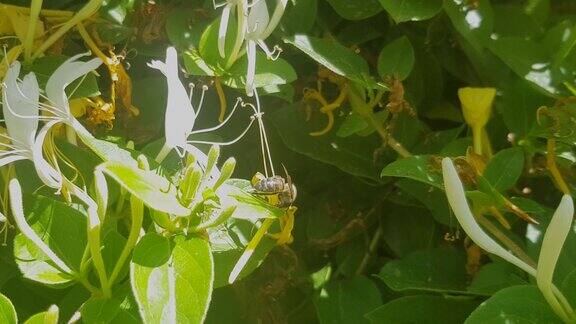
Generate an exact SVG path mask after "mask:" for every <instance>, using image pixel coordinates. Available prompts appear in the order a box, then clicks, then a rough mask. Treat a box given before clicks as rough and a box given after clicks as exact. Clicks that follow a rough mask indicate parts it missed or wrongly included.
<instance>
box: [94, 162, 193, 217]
mask: <svg viewBox="0 0 576 324" xmlns="http://www.w3.org/2000/svg"><path fill="white" fill-rule="evenodd" d="M99 168H101V170H102V171H103V172H104V173H105V174H106V175H108V176H110V177H111V178H113V179H114V180H115V181H117V182H118V183H119V184H120V185H121V186H122V187H124V188H125V189H126V190H128V191H129V192H130V193H131V194H133V195H135V196H136V197H138V198H139V199H140V200H142V201H143V202H144V203H145V204H146V205H147V206H148V207H150V208H152V209H155V210H158V211H162V212H166V213H170V214H174V215H179V216H187V215H188V214H189V213H190V211H189V210H188V209H187V208H185V207H184V206H182V205H181V204H180V203H179V202H178V199H177V198H176V188H175V187H174V185H172V184H171V183H170V182H169V181H168V180H166V178H163V177H162V176H159V175H157V174H156V173H154V172H152V171H145V170H141V169H138V168H137V167H131V166H127V165H125V164H120V163H116V162H104V163H103V164H101V165H100V166H99Z"/></svg>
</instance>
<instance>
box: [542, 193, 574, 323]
mask: <svg viewBox="0 0 576 324" xmlns="http://www.w3.org/2000/svg"><path fill="white" fill-rule="evenodd" d="M573 217H574V202H573V201H572V197H570V195H564V196H563V197H562V201H560V205H558V208H557V209H556V212H554V215H553V216H552V219H551V220H550V224H549V225H548V228H547V229H546V233H545V234H544V238H543V240H542V247H541V248H540V256H539V258H538V268H537V271H536V283H537V285H538V288H540V290H541V291H542V294H543V295H544V297H545V298H546V300H547V301H548V303H549V304H550V305H551V306H552V307H553V308H554V309H555V311H556V312H557V313H558V312H559V313H566V311H568V310H564V309H563V308H562V304H563V303H562V302H561V300H562V299H565V297H564V296H555V291H554V286H553V282H552V280H553V277H554V269H555V268H556V263H557V262H558V259H559V258H560V252H561V251H562V246H563V245H564V242H565V241H566V238H567V237H568V233H570V230H571V228H572V219H573ZM557 298H558V299H557ZM567 307H569V306H567ZM565 316H566V315H565ZM566 317H567V316H566Z"/></svg>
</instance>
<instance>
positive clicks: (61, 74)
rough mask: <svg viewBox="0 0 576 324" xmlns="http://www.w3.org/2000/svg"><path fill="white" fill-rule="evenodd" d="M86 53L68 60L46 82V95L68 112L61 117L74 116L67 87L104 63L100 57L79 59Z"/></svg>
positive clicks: (54, 103)
mask: <svg viewBox="0 0 576 324" xmlns="http://www.w3.org/2000/svg"><path fill="white" fill-rule="evenodd" d="M85 55H86V54H79V55H76V56H73V57H71V58H69V59H68V60H66V61H65V62H64V63H62V64H61V65H60V66H59V67H58V68H57V69H56V70H55V71H54V73H53V74H52V75H51V76H50V78H49V79H48V82H47V83H46V96H47V97H48V99H50V101H51V104H52V105H54V106H55V107H56V108H57V109H60V110H62V111H64V112H65V113H66V114H67V116H61V117H65V118H67V119H68V118H74V117H73V116H72V114H71V113H70V107H69V105H68V96H67V95H66V92H65V90H66V87H67V86H68V85H69V84H70V83H72V82H74V80H76V79H78V78H80V77H82V76H84V75H86V74H87V73H89V72H91V71H93V70H95V69H97V68H98V67H99V66H100V65H101V64H102V60H101V59H100V58H93V59H91V60H90V61H88V62H82V61H77V59H78V58H80V57H82V56H85Z"/></svg>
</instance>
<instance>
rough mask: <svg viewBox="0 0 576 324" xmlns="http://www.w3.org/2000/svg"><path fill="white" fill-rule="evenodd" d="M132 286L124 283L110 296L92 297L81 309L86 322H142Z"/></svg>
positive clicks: (129, 323) (128, 323)
mask: <svg viewBox="0 0 576 324" xmlns="http://www.w3.org/2000/svg"><path fill="white" fill-rule="evenodd" d="M131 295H132V294H131V291H130V286H129V285H128V284H124V285H122V286H121V287H117V288H116V289H114V291H113V295H112V297H110V298H98V297H94V296H92V297H90V299H88V300H87V301H86V302H85V303H84V304H83V305H82V308H81V309H80V313H81V314H82V320H83V322H85V323H118V324H119V323H127V324H132V323H134V324H137V323H142V320H141V319H140V315H139V314H138V310H137V309H136V305H135V303H136V302H135V301H134V298H133V297H132V296H131Z"/></svg>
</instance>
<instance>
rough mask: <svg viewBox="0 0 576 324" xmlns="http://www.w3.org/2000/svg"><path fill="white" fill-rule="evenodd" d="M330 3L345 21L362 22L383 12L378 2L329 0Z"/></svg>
mask: <svg viewBox="0 0 576 324" xmlns="http://www.w3.org/2000/svg"><path fill="white" fill-rule="evenodd" d="M328 3H329V4H330V5H331V6H332V8H334V10H335V11H336V12H337V13H338V14H339V15H340V16H341V17H342V18H344V19H348V20H362V19H366V18H369V17H372V16H374V15H376V14H378V13H379V12H380V11H382V7H381V6H380V4H379V3H378V1H377V0H354V1H348V0H328Z"/></svg>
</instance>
